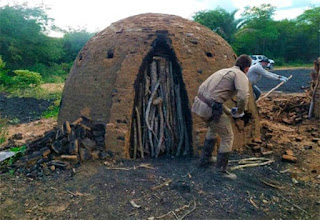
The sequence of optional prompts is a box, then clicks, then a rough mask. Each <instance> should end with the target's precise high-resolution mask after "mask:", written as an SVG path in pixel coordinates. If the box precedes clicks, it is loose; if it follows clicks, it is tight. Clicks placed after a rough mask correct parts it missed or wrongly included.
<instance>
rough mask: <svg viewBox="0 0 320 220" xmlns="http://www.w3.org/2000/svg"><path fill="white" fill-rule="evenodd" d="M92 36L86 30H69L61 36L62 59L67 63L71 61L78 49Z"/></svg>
mask: <svg viewBox="0 0 320 220" xmlns="http://www.w3.org/2000/svg"><path fill="white" fill-rule="evenodd" d="M92 36H93V33H88V32H87V31H86V30H69V31H68V32H65V34H64V36H63V39H62V41H63V51H64V56H63V59H62V61H63V62H66V63H69V62H73V61H74V59H75V58H76V57H77V55H78V53H79V51H80V50H81V49H82V47H83V46H84V45H85V44H86V43H87V41H88V40H89V39H90V38H91V37H92Z"/></svg>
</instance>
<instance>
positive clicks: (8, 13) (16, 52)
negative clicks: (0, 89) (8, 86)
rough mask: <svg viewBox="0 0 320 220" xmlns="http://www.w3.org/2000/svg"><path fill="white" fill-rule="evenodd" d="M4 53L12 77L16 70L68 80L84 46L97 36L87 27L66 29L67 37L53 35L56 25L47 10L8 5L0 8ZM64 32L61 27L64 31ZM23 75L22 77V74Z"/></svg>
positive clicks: (0, 52) (0, 45)
mask: <svg viewBox="0 0 320 220" xmlns="http://www.w3.org/2000/svg"><path fill="white" fill-rule="evenodd" d="M0 20H1V22H0V56H2V59H3V60H4V61H5V62H6V68H7V69H8V70H9V76H10V75H12V76H13V77H14V76H15V77H17V75H16V74H10V72H11V73H12V72H13V70H17V69H28V70H30V71H33V72H38V73H40V74H41V75H42V77H43V78H44V80H46V81H50V80H53V81H55V80H54V79H55V78H54V76H56V77H58V78H59V77H60V78H61V77H62V78H63V79H62V80H64V78H65V76H66V74H67V73H68V72H69V70H70V67H71V65H72V63H73V61H74V59H75V57H76V56H77V54H78V52H79V51H80V49H81V48H82V47H83V46H84V45H85V43H86V42H87V41H88V39H89V38H90V37H91V36H93V34H92V33H88V32H86V31H85V30H77V31H76V30H69V31H64V37H62V38H55V37H49V36H48V33H49V32H50V31H52V30H54V29H55V28H56V27H54V26H53V25H51V26H50V24H52V22H53V20H52V19H50V18H49V17H48V16H47V14H46V12H45V9H43V8H40V7H35V8H26V7H24V6H19V5H16V6H4V7H1V8H0ZM60 31H61V30H60ZM19 77H20V76H19Z"/></svg>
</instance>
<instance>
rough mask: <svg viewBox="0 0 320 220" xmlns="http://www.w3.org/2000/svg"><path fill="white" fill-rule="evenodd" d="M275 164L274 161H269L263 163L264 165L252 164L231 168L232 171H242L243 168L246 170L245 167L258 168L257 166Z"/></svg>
mask: <svg viewBox="0 0 320 220" xmlns="http://www.w3.org/2000/svg"><path fill="white" fill-rule="evenodd" d="M273 162H274V160H269V161H266V162H262V163H250V164H243V165H239V166H234V167H231V170H237V169H242V168H245V167H257V166H264V165H268V164H271V163H273Z"/></svg>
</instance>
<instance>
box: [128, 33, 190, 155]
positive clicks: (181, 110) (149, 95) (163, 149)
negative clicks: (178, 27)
mask: <svg viewBox="0 0 320 220" xmlns="http://www.w3.org/2000/svg"><path fill="white" fill-rule="evenodd" d="M135 92H136V95H135V101H134V109H133V114H132V123H131V144H130V157H131V158H133V159H136V158H144V157H155V158H157V157H158V156H159V155H173V156H181V155H190V154H191V153H192V118H191V112H190V107H189V101H188V95H187V92H186V89H185V85H184V82H183V79H182V71H181V67H180V65H179V64H178V62H177V59H176V57H175V54H174V52H173V51H172V49H171V48H170V47H169V45H168V39H167V38H164V37H158V39H157V40H156V41H155V42H154V43H153V49H152V50H151V51H150V52H149V54H148V55H147V56H146V57H145V59H144V62H143V64H142V65H141V67H140V72H139V74H138V77H137V79H136V81H135Z"/></svg>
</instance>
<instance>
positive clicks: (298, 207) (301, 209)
mask: <svg viewBox="0 0 320 220" xmlns="http://www.w3.org/2000/svg"><path fill="white" fill-rule="evenodd" d="M278 196H280V197H281V198H282V199H284V200H285V201H286V202H288V203H290V204H291V205H293V206H294V207H296V208H297V209H299V210H300V211H302V212H303V213H305V214H307V215H310V214H309V213H308V212H307V211H306V210H304V209H303V208H301V207H300V206H298V205H296V204H294V203H293V202H291V201H290V200H288V199H287V198H285V197H283V196H282V195H281V194H279V193H278Z"/></svg>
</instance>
